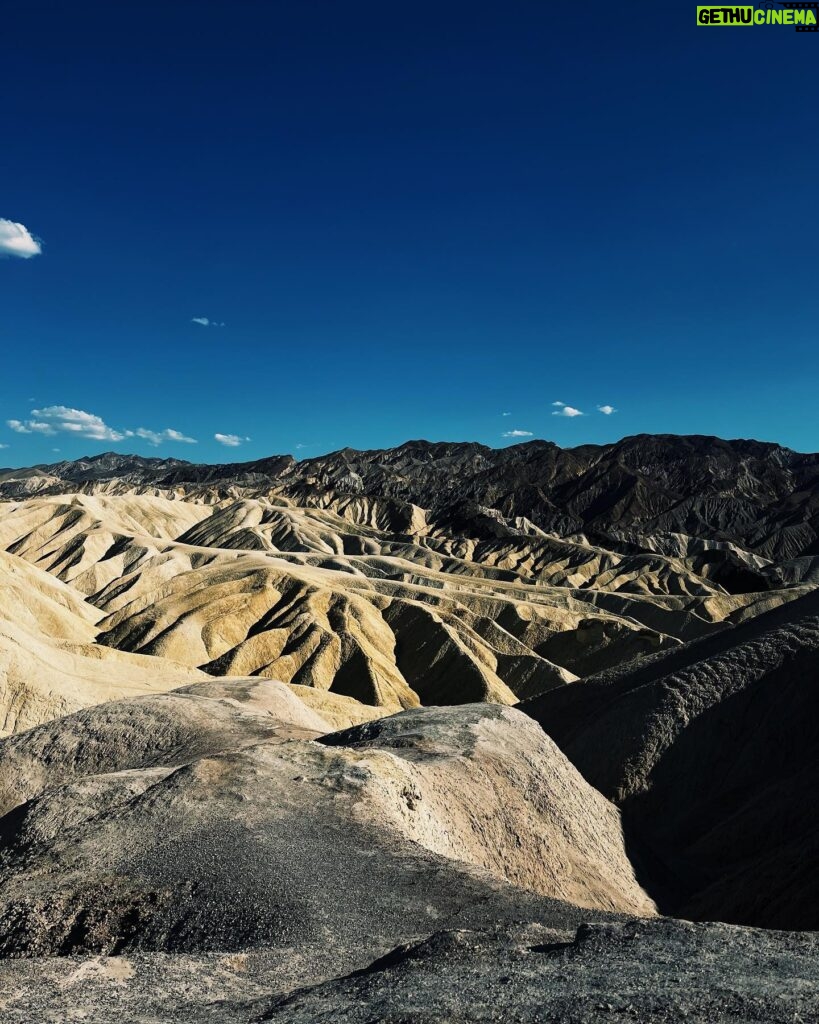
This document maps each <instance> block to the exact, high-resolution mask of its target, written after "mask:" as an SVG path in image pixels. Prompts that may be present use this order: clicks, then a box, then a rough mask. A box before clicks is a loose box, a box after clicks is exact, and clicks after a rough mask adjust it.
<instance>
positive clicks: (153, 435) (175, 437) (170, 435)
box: [129, 427, 199, 448]
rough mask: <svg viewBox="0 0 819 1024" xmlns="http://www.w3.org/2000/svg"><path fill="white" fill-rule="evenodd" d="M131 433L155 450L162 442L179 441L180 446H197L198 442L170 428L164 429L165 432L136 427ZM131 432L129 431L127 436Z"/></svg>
mask: <svg viewBox="0 0 819 1024" xmlns="http://www.w3.org/2000/svg"><path fill="white" fill-rule="evenodd" d="M133 433H134V434H135V435H136V436H137V437H141V438H142V439H143V441H147V442H148V444H150V445H153V446H154V448H156V447H157V446H158V445H160V444H162V442H163V441H179V442H181V443H182V444H198V443H199V442H198V441H197V440H196V438H195V437H186V436H185V435H184V434H182V433H180V431H178V430H173V429H171V428H170V427H166V428H165V430H159V431H157V430H148V429H147V428H146V427H138V428H137V429H136V430H135V431H133ZM130 435H131V432H130V431H129V436H130Z"/></svg>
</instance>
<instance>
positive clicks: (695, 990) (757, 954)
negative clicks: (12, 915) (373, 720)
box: [0, 906, 819, 1024]
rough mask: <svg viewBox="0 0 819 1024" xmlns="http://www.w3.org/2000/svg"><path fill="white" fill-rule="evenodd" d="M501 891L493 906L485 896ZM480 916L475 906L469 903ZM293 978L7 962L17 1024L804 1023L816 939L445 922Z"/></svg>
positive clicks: (66, 961) (288, 971)
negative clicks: (116, 1023)
mask: <svg viewBox="0 0 819 1024" xmlns="http://www.w3.org/2000/svg"><path fill="white" fill-rule="evenodd" d="M491 909H492V908H491V906H487V910H489V911H491ZM473 918H474V915H473ZM347 959H348V963H352V964H357V965H359V966H357V967H356V969H355V970H352V971H346V972H344V973H337V974H336V976H333V977H328V978H327V979H326V980H320V981H318V982H315V983H311V982H310V981H308V980H307V979H308V978H309V976H310V975H311V974H313V975H314V976H315V975H316V974H319V975H320V973H321V972H320V971H319V972H316V971H312V972H311V970H310V967H309V965H304V966H302V967H301V968H300V971H301V975H302V977H304V979H305V982H304V983H303V984H301V985H297V984H295V983H294V982H295V977H296V976H297V975H298V974H299V969H297V970H296V973H295V974H294V973H293V971H292V969H293V964H292V962H291V961H289V960H288V959H287V958H286V957H283V956H282V954H281V953H280V952H279V951H272V950H252V951H249V952H246V953H238V954H237V953H233V954H223V953H211V954H182V953H180V954H174V955H169V954H157V953H153V954H151V953H128V954H126V955H122V956H114V957H99V956H96V957H77V956H71V957H61V958H56V959H48V960H42V959H40V960H23V961H20V960H16V961H10V960H5V961H0V1007H2V1010H3V1015H4V1020H7V1021H9V1024H29V1022H30V1021H33V1020H37V1021H43V1022H55V1024H56V1022H57V1021H60V1022H67V1024H79V1022H82V1024H110V1021H112V1020H115V1019H119V1020H125V1021H128V1022H129V1024H130V1022H133V1024H261V1022H263V1021H275V1022H282V1024H324V1022H326V1024H335V1022H340V1024H374V1022H378V1024H483V1022H486V1024H489V1022H493V1024H507V1022H511V1024H610V1022H612V1021H633V1022H636V1024H678V1022H679V1021H690V1022H692V1024H810V1022H812V1021H814V1020H816V1017H817V1013H818V1012H819V995H818V993H819V939H818V938H817V936H816V935H815V934H807V933H792V932H791V933H788V932H772V931H762V930H756V929H747V928H737V927H732V926H730V925H717V924H713V925H702V924H698V925H695V924H690V923H688V922H684V921H675V920H669V919H664V920H656V921H645V920H641V921H633V920H625V921H622V922H601V921H589V922H587V923H584V924H582V925H581V926H580V927H579V928H574V927H571V926H570V927H564V926H562V925H557V926H556V922H554V921H552V924H551V926H550V925H549V924H544V923H543V920H542V919H537V918H532V919H527V920H525V921H523V920H522V921H519V922H517V923H511V924H510V923H504V922H500V921H499V922H489V921H487V923H486V926H485V927H484V928H482V929H476V928H475V927H474V926H470V925H467V924H465V923H464V922H463V921H460V922H459V921H457V920H456V921H455V922H452V923H448V926H444V927H442V928H437V929H436V930H434V931H432V932H431V933H430V934H429V935H427V936H424V937H423V938H420V939H419V940H417V941H413V942H408V943H404V944H402V945H399V946H397V947H395V948H393V949H390V950H387V951H385V952H384V954H383V955H381V956H379V957H378V958H377V959H374V960H372V961H370V962H361V957H360V950H350V951H349V954H348V958H347Z"/></svg>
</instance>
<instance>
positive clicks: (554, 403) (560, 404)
mask: <svg viewBox="0 0 819 1024" xmlns="http://www.w3.org/2000/svg"><path fill="white" fill-rule="evenodd" d="M565 404H566V403H565V402H552V405H559V406H561V407H562V406H564V405H565Z"/></svg>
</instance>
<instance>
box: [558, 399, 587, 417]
mask: <svg viewBox="0 0 819 1024" xmlns="http://www.w3.org/2000/svg"><path fill="white" fill-rule="evenodd" d="M552 405H557V406H559V408H557V409H555V411H554V412H553V413H552V416H567V417H569V418H570V419H571V418H573V417H575V416H585V415H586V414H585V413H584V412H581V410H580V409H575V407H574V406H573V405H566V403H565V402H552Z"/></svg>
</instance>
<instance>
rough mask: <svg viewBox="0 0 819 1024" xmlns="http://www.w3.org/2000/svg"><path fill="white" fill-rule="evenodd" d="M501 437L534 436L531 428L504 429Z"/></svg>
mask: <svg viewBox="0 0 819 1024" xmlns="http://www.w3.org/2000/svg"><path fill="white" fill-rule="evenodd" d="M501 437H534V435H533V434H532V431H531V430H505V431H504V432H503V433H502V434H501Z"/></svg>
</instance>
